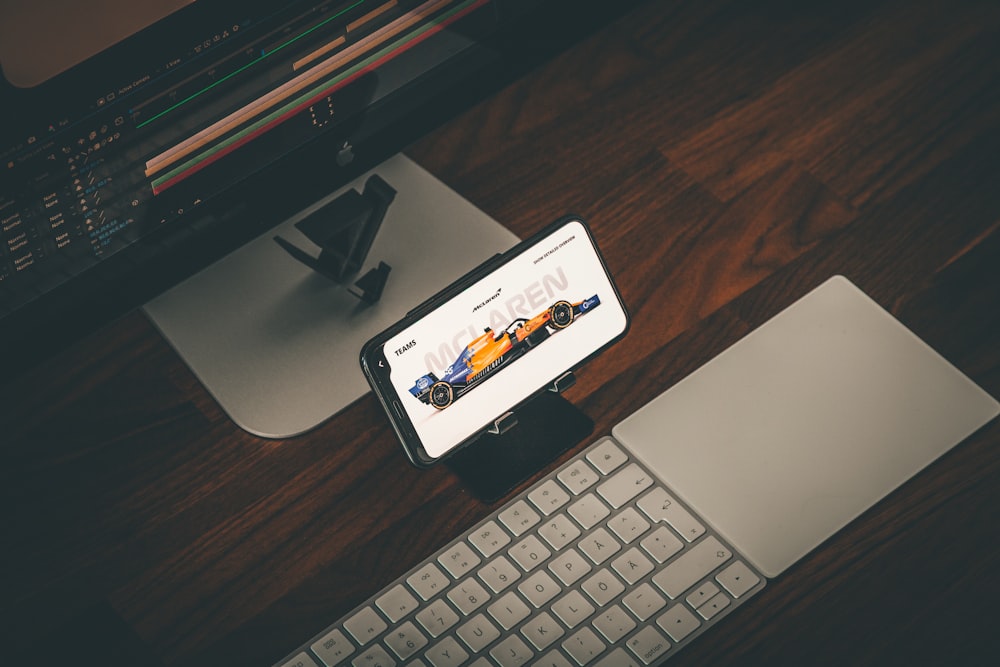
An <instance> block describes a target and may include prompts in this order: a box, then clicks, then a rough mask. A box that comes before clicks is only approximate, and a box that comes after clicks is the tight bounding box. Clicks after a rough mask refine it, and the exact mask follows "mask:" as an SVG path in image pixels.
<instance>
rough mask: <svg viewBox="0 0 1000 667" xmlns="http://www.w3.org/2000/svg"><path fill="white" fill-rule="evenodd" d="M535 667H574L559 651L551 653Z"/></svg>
mask: <svg viewBox="0 0 1000 667" xmlns="http://www.w3.org/2000/svg"><path fill="white" fill-rule="evenodd" d="M534 667H573V664H572V663H571V662H570V661H569V660H567V659H566V656H564V655H563V654H562V653H560V652H559V651H558V650H555V651H549V652H548V653H546V654H545V656H544V657H543V658H542V659H541V660H539V661H538V662H536V663H535V664H534Z"/></svg>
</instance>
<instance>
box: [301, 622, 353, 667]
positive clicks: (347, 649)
mask: <svg viewBox="0 0 1000 667" xmlns="http://www.w3.org/2000/svg"><path fill="white" fill-rule="evenodd" d="M309 648H311V649H312V652H313V653H315V654H316V655H318V656H319V659H320V660H322V661H323V664H324V665H326V666H327V667H333V665H337V664H340V662H341V661H342V660H343V659H344V658H346V657H347V656H349V655H351V654H352V653H354V644H352V643H351V640H349V639H348V638H347V637H346V636H344V633H343V632H341V631H340V630H338V629H337V628H334V629H333V630H331V631H330V632H328V633H326V634H325V635H323V636H322V637H320V638H319V639H318V640H317V641H315V642H313V645H312V646H310V647H309ZM304 667H310V666H309V663H306V664H305V666H304Z"/></svg>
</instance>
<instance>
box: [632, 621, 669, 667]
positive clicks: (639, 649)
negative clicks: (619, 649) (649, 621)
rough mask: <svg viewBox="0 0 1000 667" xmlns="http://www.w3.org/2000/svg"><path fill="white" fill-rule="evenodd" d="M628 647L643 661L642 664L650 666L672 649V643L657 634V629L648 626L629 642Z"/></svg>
mask: <svg viewBox="0 0 1000 667" xmlns="http://www.w3.org/2000/svg"><path fill="white" fill-rule="evenodd" d="M628 647H629V650H630V651H632V653H634V654H635V656H636V657H637V658H639V659H640V660H642V664H644V665H648V664H650V663H651V662H653V661H654V660H656V659H658V658H659V657H660V656H661V655H663V654H664V653H666V652H667V649H669V648H670V642H668V641H667V638H666V637H664V636H663V635H661V634H660V633H659V632H657V630H656V628H654V627H653V626H651V625H648V626H646V627H645V628H643V629H642V630H640V631H639V632H637V633H635V636H634V637H632V638H631V639H629V640H628Z"/></svg>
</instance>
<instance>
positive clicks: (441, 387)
mask: <svg viewBox="0 0 1000 667" xmlns="http://www.w3.org/2000/svg"><path fill="white" fill-rule="evenodd" d="M600 304H601V300H600V299H599V298H598V296H597V295H596V294H595V295H594V296H592V297H590V298H589V299H585V300H584V301H579V302H577V303H570V302H569V301H556V302H555V303H554V304H552V306H550V307H549V308H547V309H545V310H544V311H542V312H541V313H539V314H538V315H535V316H534V317H532V318H530V319H526V318H523V317H519V318H517V319H516V320H514V321H513V322H511V323H510V324H509V325H507V328H506V329H504V330H503V331H501V332H500V333H494V332H493V330H492V329H491V328H489V327H487V328H486V329H485V332H484V333H483V334H482V335H481V336H479V337H478V338H476V339H475V340H473V341H472V342H471V343H469V344H468V345H466V346H465V349H464V350H462V353H461V354H460V355H459V356H458V359H456V360H455V363H453V364H452V365H451V366H449V367H448V368H447V369H445V371H444V374H443V375H442V376H441V377H440V378H438V377H437V376H436V375H434V373H428V374H427V375H423V376H421V377H420V378H418V379H417V381H416V384H414V385H413V386H412V387H410V393H411V394H412V395H413V396H415V397H417V398H418V399H420V400H421V401H423V402H424V403H428V404H430V405H433V406H434V407H435V408H437V409H438V410H444V409H445V408H447V407H448V406H449V405H451V404H452V403H453V402H454V401H455V399H457V398H458V397H459V396H461V395H462V394H464V393H466V392H467V391H469V390H471V389H472V388H473V387H475V386H476V385H478V384H479V383H480V382H482V381H483V380H485V379H486V378H487V377H490V376H491V375H493V374H494V373H496V372H497V371H499V370H500V369H501V368H503V367H504V366H506V365H508V364H510V363H511V362H512V361H514V360H515V359H517V358H518V357H520V356H521V355H523V354H525V353H526V352H528V351H529V350H531V349H532V348H534V347H535V346H536V345H538V344H539V343H541V342H542V341H544V340H545V339H546V338H548V337H549V336H551V335H552V334H553V333H555V332H557V331H560V330H562V329H565V328H566V327H568V326H569V325H570V324H572V323H573V321H574V320H575V319H576V318H577V317H579V316H580V315H583V314H585V313H587V312H589V311H591V310H593V309H594V308H596V307H597V306H599V305H600Z"/></svg>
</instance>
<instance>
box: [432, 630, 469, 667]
mask: <svg viewBox="0 0 1000 667" xmlns="http://www.w3.org/2000/svg"><path fill="white" fill-rule="evenodd" d="M424 657H425V658H427V659H428V660H429V661H430V663H431V664H432V665H434V667H458V666H459V665H461V664H462V663H463V662H465V661H466V660H468V659H469V654H468V653H466V652H465V649H463V648H462V646H461V645H460V644H459V643H458V642H457V641H455V638H454V637H446V638H445V639H444V640H442V641H441V643H440V644H438V645H437V646H435V647H434V648H432V649H431V650H429V651H427V653H424Z"/></svg>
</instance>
